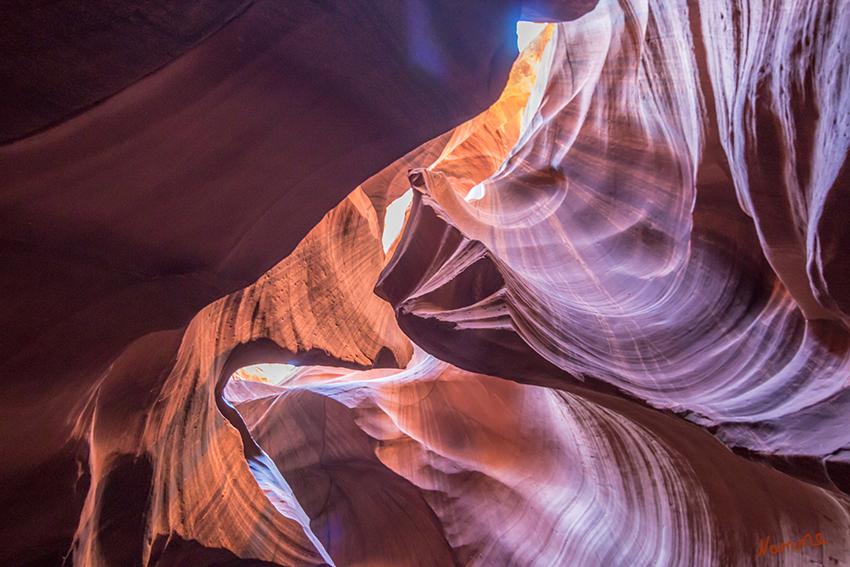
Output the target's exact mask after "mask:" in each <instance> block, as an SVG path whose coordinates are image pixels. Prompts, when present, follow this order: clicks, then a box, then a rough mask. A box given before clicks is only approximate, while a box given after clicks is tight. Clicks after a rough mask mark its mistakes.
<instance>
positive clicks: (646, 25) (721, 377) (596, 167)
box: [379, 2, 850, 490]
mask: <svg viewBox="0 0 850 567" xmlns="http://www.w3.org/2000/svg"><path fill="white" fill-rule="evenodd" d="M789 5H790V4H789ZM779 9H780V8H776V10H779ZM824 9H826V8H824ZM783 10H785V11H784V12H782V13H783V14H785V13H788V10H787V9H784V8H783ZM815 12H816V13H817V14H820V13H821V12H818V11H817V10H816V11H815ZM699 16H700V10H699V8H698V7H694V8H692V9H691V10H690V11H689V10H688V9H686V7H685V6H682V7H681V9H677V10H673V9H670V7H669V6H667V5H666V4H665V5H663V6H662V5H661V4H659V3H654V2H643V3H628V4H627V3H619V2H600V3H599V5H598V6H597V7H596V9H595V10H594V11H593V12H592V13H591V14H588V15H587V16H585V17H584V18H582V19H580V20H578V21H576V22H572V23H564V24H559V25H558V26H557V27H556V30H555V33H554V35H553V38H552V40H551V42H550V43H549V45H548V46H547V48H546V53H545V54H544V56H543V61H544V65H543V67H541V71H540V73H539V74H538V79H537V84H536V85H535V92H534V93H532V95H531V99H530V103H529V110H528V111H527V113H528V115H527V116H526V117H525V118H524V130H523V132H522V134H521V136H520V140H519V142H518V143H517V145H516V147H514V148H513V150H512V151H511V154H510V155H509V156H508V157H507V159H506V160H505V162H504V164H503V165H502V167H501V168H500V170H499V171H498V172H497V173H496V174H495V175H493V176H491V177H489V178H488V179H486V180H484V181H483V182H481V183H480V184H479V185H478V186H477V187H475V188H474V189H473V190H472V192H471V193H470V195H469V196H467V198H466V199H464V197H463V195H464V194H465V193H466V189H464V188H461V189H456V188H454V187H453V183H452V181H451V179H449V178H448V177H447V176H446V175H444V174H442V173H441V172H440V171H439V167H438V166H433V167H430V168H428V169H425V170H421V171H414V172H413V174H412V175H411V182H412V183H413V184H414V185H415V186H417V187H418V188H419V190H420V191H421V192H422V193H423V195H422V196H421V197H420V198H418V199H416V200H415V201H414V202H415V205H414V210H413V211H412V213H411V220H410V222H409V226H408V228H407V231H406V233H405V235H404V237H403V239H402V242H401V243H400V244H399V248H398V251H397V252H396V255H395V257H394V258H393V260H392V261H391V263H390V265H389V266H388V267H387V269H386V271H385V273H384V274H383V276H382V281H381V283H380V284H379V292H380V293H381V294H382V295H383V296H384V297H386V298H387V299H388V300H390V301H391V302H392V303H393V305H394V306H395V307H396V310H397V313H398V316H399V321H400V323H401V325H402V328H403V329H404V331H405V333H406V334H408V336H410V337H411V338H412V339H413V340H414V341H415V342H417V343H419V344H420V345H422V346H423V347H425V348H426V349H427V350H428V351H429V352H431V353H433V354H435V355H436V356H438V357H440V358H442V359H444V360H447V361H450V362H453V363H455V364H457V365H459V366H461V367H463V368H465V369H468V370H474V371H479V372H486V373H489V374H495V375H499V376H504V377H506V378H511V379H515V380H519V381H524V382H532V383H540V382H541V380H550V378H551V377H552V376H553V375H554V373H553V368H556V369H560V370H561V371H563V373H564V375H563V377H562V379H564V380H579V381H582V380H587V381H588V382H590V383H594V384H597V385H598V382H599V381H602V382H604V383H605V384H606V385H609V386H614V387H615V388H616V389H617V390H619V391H621V392H624V393H626V394H627V395H629V396H633V397H634V398H637V399H640V400H645V401H646V402H647V403H649V405H651V406H653V407H656V408H659V409H670V410H673V411H674V412H676V413H678V414H681V415H683V416H685V417H687V418H688V419H690V420H692V421H694V422H696V423H698V424H700V425H702V426H704V427H707V428H709V429H710V430H711V431H712V432H713V433H715V435H716V436H717V437H718V438H719V439H720V440H722V441H723V442H724V443H726V444H727V445H729V446H730V447H734V448H736V449H738V450H742V451H747V452H751V453H753V454H758V455H764V456H769V457H770V458H771V459H773V462H774V463H775V464H779V463H781V462H782V461H783V460H784V461H786V463H787V462H792V463H797V465H799V466H797V467H796V468H797V470H796V473H797V474H813V478H816V479H817V481H818V482H821V483H823V484H824V485H826V486H832V487H835V486H839V487H841V488H842V489H844V490H848V489H850V484H848V482H850V477H848V469H847V460H846V459H847V456H848V454H850V433H848V431H850V430H848V429H847V428H846V423H847V421H846V415H847V412H848V402H850V389H848V382H847V376H848V373H850V334H848V330H847V327H846V326H845V325H844V324H843V323H842V321H843V315H841V312H840V310H836V309H833V310H832V311H830V314H829V317H823V318H822V317H818V316H816V315H817V314H818V313H820V312H816V313H811V312H810V310H808V309H807V308H806V307H805V302H806V299H805V297H802V298H801V297H800V295H799V292H798V290H797V289H796V288H795V287H794V285H790V284H789V285H786V283H785V281H786V279H787V278H786V276H787V273H786V272H784V271H783V269H781V268H780V269H774V268H775V266H776V263H775V258H776V254H779V255H781V254H784V251H787V249H786V248H785V247H783V246H778V245H777V246H774V245H773V244H771V243H770V242H769V240H766V239H765V237H764V227H763V223H762V222H761V221H760V220H759V217H758V215H755V216H754V219H750V218H748V217H747V216H746V215H744V214H742V213H741V211H740V209H738V207H737V206H736V202H735V195H736V192H737V195H738V196H739V198H740V196H741V195H746V194H750V193H752V194H757V195H759V196H760V197H759V198H762V197H761V196H762V195H764V197H763V199H764V200H765V202H766V201H768V200H770V199H773V200H772V201H771V202H776V203H780V202H781V201H782V199H784V198H785V196H786V195H788V196H791V197H793V198H794V199H797V198H798V197H799V198H800V199H802V198H803V195H805V194H809V193H806V191H808V189H806V188H805V187H803V188H802V189H801V188H800V186H799V185H793V184H789V183H782V184H777V183H776V182H774V181H775V180H774V181H767V180H764V179H755V178H753V176H750V177H747V178H743V177H742V176H740V175H737V174H736V173H734V170H736V168H738V169H740V167H743V166H742V165H741V164H740V163H736V162H735V159H736V155H735V154H734V153H732V152H731V150H730V149H729V146H728V143H725V142H723V139H724V136H727V135H728V136H730V137H734V131H732V132H727V130H726V122H725V121H724V120H720V119H719V118H717V119H716V121H717V122H716V124H715V123H714V120H715V119H714V118H712V120H708V121H704V120H703V117H704V116H709V117H714V116H717V115H719V113H720V110H717V111H716V112H715V108H711V107H707V106H705V99H706V97H705V96H703V95H702V94H701V93H703V92H704V91H705V90H708V91H711V89H712V85H714V84H715V83H718V84H720V83H721V77H720V76H718V75H717V70H716V67H715V65H714V63H715V62H714V59H712V58H720V57H721V53H718V51H720V49H721V47H720V42H721V40H722V39H723V38H726V37H727V36H729V37H728V40H729V41H730V42H732V43H734V42H733V39H735V38H737V37H738V36H737V35H736V34H739V33H742V32H741V31H740V30H739V29H738V28H736V27H735V25H733V23H734V22H733V23H730V24H729V26H725V27H724V26H713V27H712V26H708V25H707V23H706V22H705V21H702V22H701V23H702V26H698V25H696V24H698V23H700V21H699V20H698V17H699ZM812 17H816V16H812ZM817 17H821V16H817ZM783 18H784V16H783ZM782 21H783V22H786V24H787V26H786V27H782V28H780V30H781V31H782V32H783V33H787V34H789V37H791V36H793V37H797V36H800V34H802V35H801V36H800V37H801V38H802V39H801V41H803V42H804V43H805V41H807V40H806V38H807V37H809V38H811V36H812V34H814V31H813V30H814V28H813V27H812V26H813V24H811V22H810V21H809V20H806V19H798V20H795V21H794V22H793V25H792V23H791V22H790V20H782ZM837 21H838V20H835V21H834V22H833V24H832V25H833V28H829V29H823V28H821V29H820V32H818V33H819V34H820V35H819V36H818V37H819V39H818V41H821V39H820V38H821V36H825V37H826V38H827V39H825V40H823V41H826V45H827V47H829V49H827V51H830V50H831V49H833V47H830V46H832V45H839V44H840V43H841V41H843V40H841V39H840V38H839V35H838V34H839V32H838V31H837V28H835V27H834V26H835V25H837ZM807 22H808V23H807ZM741 25H743V24H741ZM788 26H791V27H788ZM794 26H797V27H794ZM795 30H796V31H795ZM777 33H779V32H777ZM692 34H693V35H692ZM794 34H797V35H796V36H795V35H794ZM807 34H808V35H807ZM756 37H758V38H759V41H765V42H774V41H779V40H778V39H776V38H775V36H774V35H768V36H766V39H762V37H763V36H761V35H759V36H756ZM832 37H835V39H834V40H832V39H829V38H832ZM754 41H755V40H754ZM695 42H702V44H703V45H704V46H705V51H704V52H699V50H697V51H695V52H689V51H688V50H683V49H682V48H681V46H682V45H693V44H694V43H695ZM727 47H728V45H727ZM765 49H766V48H765ZM834 49H838V47H835V48H834ZM830 52H831V51H830ZM706 53H707V54H708V55H706ZM704 57H707V58H708V63H707V64H706V61H705V60H704V59H703V58H704ZM845 59H846V57H845ZM724 77H727V78H726V79H724V80H725V81H728V80H730V79H728V77H729V74H728V73H727V74H726V75H724ZM794 77H796V75H794V76H790V78H789V79H788V80H792V81H793V80H796V79H795V78H794ZM839 77H841V80H843V75H840V74H839ZM808 81H809V83H808V84H809V86H810V88H811V89H814V90H812V91H811V92H809V91H806V93H807V94H806V96H815V93H824V92H825V93H831V94H830V95H824V96H833V99H835V100H837V101H840V100H841V98H840V96H839V95H840V89H839V84H840V83H837V82H836V79H835V78H834V77H831V76H827V75H826V74H822V75H810V78H809V79H808ZM726 84H727V83H722V85H724V86H725V85H726ZM715 91H716V89H715ZM801 96H802V95H801ZM718 97H720V94H716V95H715V99H716V100H718ZM760 101H761V99H758V100H754V101H751V104H754V105H756V107H758V106H759V105H760V104H761V102H763V101H761V102H760ZM717 104H718V105H721V103H719V102H718V103H717ZM721 107H722V105H721V106H718V108H721ZM839 107H841V108H844V109H845V110H846V109H847V108H848V106H847V105H846V104H844V105H843V106H839ZM737 111H740V112H744V113H745V115H746V116H749V114H747V111H746V110H745V108H744V107H742V106H740V105H739V106H738V107H737ZM532 112H533V114H532ZM828 120H830V121H831V122H834V124H833V126H834V127H835V128H838V129H839V130H840V127H838V126H837V124H838V123H837V121H836V120H832V119H828ZM718 125H719V126H718ZM810 126H811V127H814V128H815V129H817V128H819V126H818V125H817V124H812V125H810ZM717 127H719V128H720V136H719V138H720V142H717V137H718V132H717V131H716V130H712V129H713V128H717ZM807 127H808V126H807ZM747 132H749V134H751V135H752V136H754V138H753V142H752V143H753V144H754V143H755V141H757V140H761V139H762V137H761V136H759V133H758V132H751V131H749V130H747ZM822 140H823V143H819V144H815V145H812V146H811V147H810V148H809V151H810V152H812V155H814V156H820V157H817V159H818V160H831V161H834V162H836V163H839V164H840V163H843V162H842V160H846V155H847V154H846V147H844V146H839V147H838V148H836V147H835V146H833V145H830V144H827V143H825V142H826V138H823V139H822ZM785 141H786V142H788V143H790V141H794V140H790V141H789V140H788V139H786V140H785ZM712 144H715V145H712ZM719 149H722V151H719ZM775 150H776V148H775V147H772V146H771V147H768V146H767V145H765V144H763V145H762V146H759V150H758V151H755V150H754V152H755V154H754V155H755V156H756V157H758V159H761V160H762V161H763V162H764V161H765V160H769V159H772V158H771V155H773V154H772V153H771V152H774V151H775ZM724 151H725V153H724ZM790 151H791V150H788V152H790ZM718 152H719V153H718ZM759 152H761V153H759ZM788 152H786V153H785V154H783V155H790V153H788ZM727 155H728V158H727V157H726V156H727ZM748 155H749V154H748ZM800 159H803V158H802V157H801V158H800ZM766 167H767V165H766V164H765V163H763V164H762V169H765V168H766ZM780 169H781V167H780ZM838 169H839V168H838V167H836V168H833V169H832V170H831V171H832V174H831V175H827V174H826V172H825V171H824V172H821V173H819V174H818V176H816V179H815V178H812V183H814V182H815V181H817V182H818V183H821V184H822V187H823V188H822V189H817V190H814V189H813V190H812V193H811V194H821V193H823V196H822V198H830V199H831V198H836V199H840V198H841V197H840V195H841V194H842V193H843V191H845V185H844V184H843V182H842V181H841V178H840V177H839V171H838ZM818 180H819V181H818ZM773 194H776V195H777V196H776V198H772V197H770V196H769V195H773ZM795 195H796V196H795ZM470 197H474V198H470ZM744 210H745V212H748V213H751V212H752V211H751V210H750V209H746V208H745V209H744ZM818 210H819V211H820V209H818ZM818 214H819V215H820V214H822V215H824V220H823V221H822V222H825V223H828V222H833V223H835V222H840V221H838V219H837V215H841V214H842V213H840V212H839V211H838V210H830V211H821V212H818ZM833 215H835V216H836V217H835V219H834V220H827V219H830V218H831V217H833ZM768 216H770V215H768ZM770 218H771V219H773V220H775V218H776V217H775V216H771V217H770ZM753 220H755V222H753ZM773 220H771V222H773ZM819 222H821V221H819ZM839 234H840V233H839ZM839 234H831V236H830V238H836V237H839ZM841 261H843V260H840V259H836V260H835V262H837V263H840V262H841ZM819 262H820V260H817V259H815V260H812V261H810V262H809V265H810V266H811V265H813V263H815V264H817V263H819ZM830 262H832V260H830ZM820 264H821V265H825V264H823V263H822V262H820ZM835 265H837V264H835ZM813 277H814V276H813ZM815 280H817V278H814V279H812V280H811V281H812V282H815ZM796 281H798V282H799V280H796ZM818 281H820V280H818ZM807 285H808V284H807ZM812 286H813V287H812V289H813V290H815V291H817V290H816V289H815V288H816V287H817V286H816V285H815V283H812ZM807 289H808V288H807ZM824 289H825V288H823V289H821V291H820V292H817V294H816V295H817V296H818V297H820V298H821V299H822V300H823V301H822V303H823V304H822V305H820V307H819V309H821V311H823V309H827V308H830V307H829V306H830V305H832V306H833V307H834V306H836V305H838V304H839V303H840V301H841V297H843V296H841V295H836V297H837V298H838V299H836V298H832V299H830V298H828V297H827V296H826V295H825V294H824V293H823V291H824ZM830 289H838V288H830ZM804 295H805V294H804ZM810 295H811V294H810ZM830 297H831V296H830ZM830 309H831V308H830ZM807 316H808V317H807ZM459 343H460V344H463V345H465V346H466V347H467V348H457V345H458V344H459ZM506 344H509V345H510V347H509V348H510V349H512V351H513V353H512V354H511V355H509V356H500V355H499V354H498V352H499V350H500V348H501V347H502V345H506ZM494 352H496V353H497V354H495V355H494V354H493V353H494ZM503 352H504V351H503ZM514 353H519V354H518V355H517V354H514ZM511 358H513V359H514V360H516V361H517V362H516V364H511V360H510V359H511ZM535 359H537V360H535ZM790 468H791V469H794V468H795V467H794V466H791V467H790ZM804 469H812V470H814V471H815V472H814V473H805V472H804ZM818 469H820V472H817V470H818Z"/></svg>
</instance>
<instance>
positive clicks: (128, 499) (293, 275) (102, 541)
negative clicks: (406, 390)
mask: <svg viewBox="0 0 850 567" xmlns="http://www.w3.org/2000/svg"><path fill="white" fill-rule="evenodd" d="M383 265H384V254H383V251H382V249H381V244H380V240H379V235H378V222H377V218H376V216H375V211H374V209H373V208H372V206H371V204H370V202H369V200H368V199H367V198H366V197H365V195H363V193H362V191H360V190H359V189H358V190H356V191H355V192H354V193H352V194H351V195H350V196H349V197H348V198H347V199H346V200H345V201H343V203H342V204H340V205H339V206H338V207H336V208H335V209H334V210H333V211H331V212H330V213H328V215H327V216H326V217H325V218H324V219H323V221H322V222H321V223H319V225H318V226H317V227H316V228H314V229H313V230H312V231H311V232H310V234H308V235H307V238H305V239H304V241H302V242H301V244H300V245H299V246H298V248H296V250H295V252H294V253H293V254H291V255H290V256H289V257H288V258H286V259H285V260H284V261H283V262H281V263H280V264H278V265H277V266H276V267H275V268H274V269H272V270H270V271H269V272H268V273H267V274H266V275H264V276H263V277H262V278H260V279H259V280H258V281H257V282H256V283H255V284H254V285H252V286H250V287H248V288H246V289H245V290H243V291H241V292H238V293H235V294H233V295H231V296H228V297H225V298H223V299H221V300H219V301H217V302H215V303H213V304H212V305H210V306H209V307H207V308H206V309H204V310H203V311H201V312H200V313H199V314H198V315H197V316H196V317H195V319H194V320H193V321H192V323H191V324H190V325H189V327H188V329H187V330H186V332H185V334H184V333H183V332H181V331H175V332H171V333H168V334H167V337H165V336H157V335H153V336H149V337H145V338H143V339H140V340H139V341H136V343H134V344H133V346H132V347H131V348H130V349H128V350H127V351H125V352H124V353H123V354H122V356H121V357H119V359H118V360H117V361H116V362H115V363H114V364H113V365H112V367H111V369H110V371H109V373H107V375H106V376H105V377H104V381H103V382H102V383H101V385H100V388H99V391H98V396H97V398H96V399H95V400H94V401H93V411H92V416H91V417H90V419H91V422H90V425H89V427H90V429H89V430H87V431H83V432H81V435H82V437H83V439H84V441H86V442H87V443H88V445H89V447H91V451H92V453H91V455H90V457H89V459H90V461H91V465H90V466H91V470H92V479H91V488H90V489H89V492H88V497H87V499H86V502H85V507H84V508H83V511H82V517H81V519H80V525H79V528H78V529H77V533H76V536H75V547H74V561H75V563H76V564H78V565H91V566H98V565H103V566H111V565H117V564H132V563H134V562H136V561H139V560H141V561H143V564H146V562H148V561H150V562H151V563H152V564H156V562H157V561H159V560H160V559H159V558H164V559H162V560H163V562H165V563H166V564H167V562H168V561H172V560H173V559H168V558H169V557H175V556H180V555H181V554H182V553H188V552H187V551H186V550H188V549H195V548H198V547H200V548H201V551H199V553H200V554H201V555H202V556H203V555H205V554H212V555H213V556H214V554H213V553H212V551H204V550H213V549H216V548H221V549H224V550H230V551H231V552H232V553H234V554H235V555H236V556H237V557H239V558H243V559H249V558H252V559H261V560H264V561H271V562H275V563H278V564H280V565H316V566H318V565H323V564H325V563H332V561H331V559H330V556H329V555H328V554H327V552H326V550H325V548H324V547H323V544H322V543H320V541H319V540H318V539H317V538H316V537H315V535H314V534H313V532H312V531H311V529H310V521H309V518H308V517H307V516H306V515H305V513H304V511H303V509H302V505H301V503H300V502H299V500H297V499H296V497H295V496H294V495H293V494H292V492H291V490H290V489H289V486H288V484H287V482H286V481H285V480H284V479H283V478H282V477H281V476H280V472H278V469H277V467H276V466H275V464H274V463H273V462H272V461H270V460H269V458H268V456H266V455H265V454H264V453H263V452H262V450H260V448H259V447H257V445H256V443H255V442H254V440H253V439H252V438H251V435H250V434H249V432H248V430H247V429H246V428H245V425H244V424H243V422H242V418H241V417H240V416H239V414H238V413H236V412H235V411H234V410H233V408H232V407H231V406H230V405H229V404H228V403H227V402H226V401H225V400H223V399H222V398H221V397H220V396H221V390H222V388H224V385H225V383H226V381H227V380H228V379H229V377H230V375H231V373H233V371H234V370H236V369H238V368H239V367H240V366H243V365H245V364H251V363H252V362H253V361H256V360H260V361H269V360H282V361H287V362H291V361H297V362H299V363H308V364H315V363H317V362H323V363H334V364H339V365H347V366H349V367H351V368H370V367H373V366H374V367H380V366H389V367H403V366H404V365H406V364H407V362H408V360H409V359H410V357H411V355H412V346H411V345H410V343H409V341H408V340H407V338H406V337H405V336H404V335H403V334H402V333H401V332H400V330H399V329H398V326H397V325H396V322H395V318H394V317H393V312H392V309H391V308H390V306H389V305H388V304H387V303H385V302H383V301H382V300H380V299H379V298H378V297H376V296H375V295H374V294H372V288H373V287H374V285H375V281H376V280H377V277H378V274H379V273H380V271H381V268H382V267H383ZM166 339H167V340H166ZM163 345H167V348H165V349H163ZM234 427H235V429H234ZM142 495H146V496H145V497H144V498H143V497H142ZM145 534H151V535H150V537H145ZM156 542H159V543H156Z"/></svg>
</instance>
